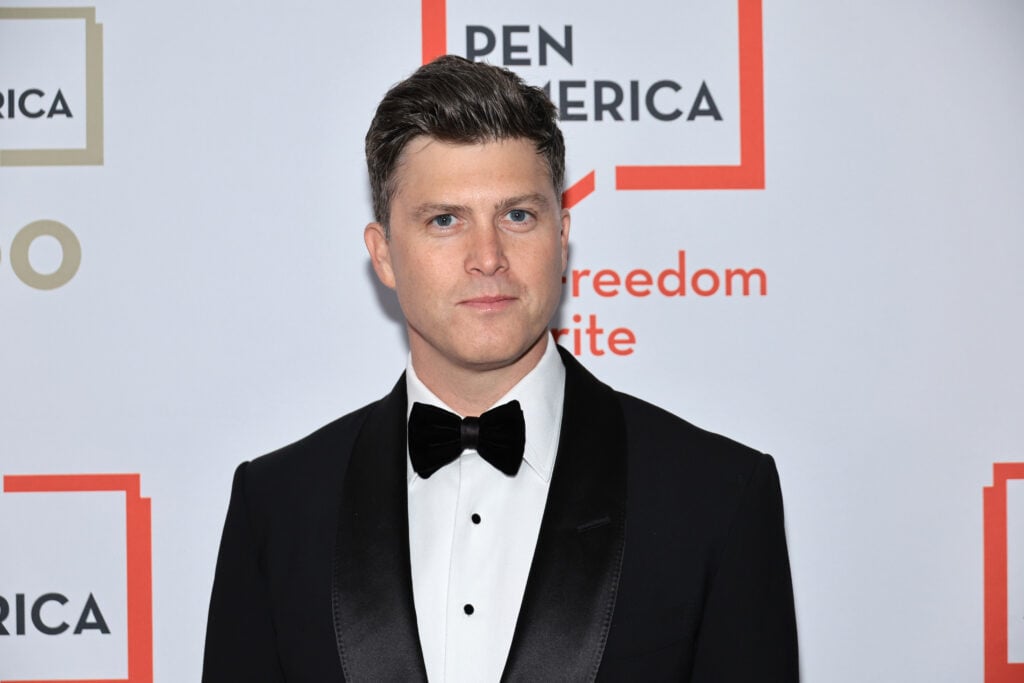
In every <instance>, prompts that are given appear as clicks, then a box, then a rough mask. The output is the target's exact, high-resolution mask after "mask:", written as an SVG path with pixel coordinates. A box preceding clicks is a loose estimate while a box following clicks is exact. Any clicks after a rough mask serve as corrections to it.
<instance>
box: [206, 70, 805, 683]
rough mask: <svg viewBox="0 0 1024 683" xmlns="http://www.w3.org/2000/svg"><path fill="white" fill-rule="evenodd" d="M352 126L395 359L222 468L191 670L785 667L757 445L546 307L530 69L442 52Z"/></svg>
mask: <svg viewBox="0 0 1024 683" xmlns="http://www.w3.org/2000/svg"><path fill="white" fill-rule="evenodd" d="M366 149H367V164H368V167H369V173H370V181H371V188H372V191H373V202H374V211H375V215H376V221H375V222H373V223H371V224H370V225H369V226H367V228H366V230H365V235H364V236H365V241H366V246H367V249H368V251H369V255H370V259H371V261H372V263H373V267H374V270H375V271H376V273H377V275H378V277H379V278H380V280H381V281H382V282H383V283H384V284H385V285H386V286H388V287H390V288H392V289H394V290H395V291H396V292H397V295H398V301H399V303H400V305H401V308H402V311H403V313H404V315H405V318H406V326H407V330H408V338H409V349H410V355H409V363H408V365H407V368H406V373H405V375H403V377H402V378H401V379H400V380H399V381H398V384H397V385H396V386H395V388H394V390H393V391H392V392H391V393H390V394H389V395H388V396H386V397H384V398H383V399H381V400H380V401H377V402H376V403H372V404H370V405H368V406H365V407H364V408H362V409H361V410H358V411H356V412H354V413H351V414H349V415H346V416H345V417H342V418H341V419H339V420H337V421H336V422H334V423H332V424H330V425H328V426H326V427H324V428H322V429H321V430H319V431H317V432H316V433H314V434H312V435H310V436H308V437H306V438H305V439H303V440H301V441H299V442H297V443H295V444H292V445H290V446H287V447H285V448H283V449H281V450H279V451H277V452H275V453H272V454H270V455H266V456H264V457H262V458H258V459H256V460H254V461H252V462H250V463H247V464H243V465H241V466H240V467H239V468H238V470H237V472H236V474H235V480H234V485H233V489H232V496H231V503H230V506H229V510H228V515H227V521H226V523H225V528H224V535H223V539H222V542H221V549H220V555H219V558H218V562H217V573H216V577H215V580H214V587H213V596H212V599H211V604H210V618H209V623H208V627H207V640H206V656H205V664H204V676H203V678H204V680H205V681H208V682H213V681H289V682H296V681H316V682H322V681H342V680H345V681H358V680H371V681H376V680H389V681H390V680H398V681H415V680H424V679H425V678H429V679H430V680H431V681H442V680H447V681H496V680H499V679H501V680H522V681H578V680H579V681H582V680H594V679H597V680H609V681H611V680H630V681H660V680H675V681H679V680H683V681H694V682H704V683H728V682H731V681H786V682H788V681H796V680H797V649H796V629H795V620H794V615H793V597H792V588H791V584H790V574H789V563H788V557H787V552H786V541H785V534H784V529H783V518H782V500H781V494H780V491H779V485H778V478H777V475H776V472H775V467H774V464H773V461H772V459H771V458H770V457H769V456H767V455H763V454H760V453H758V452H756V451H753V450H750V449H748V448H746V447H744V446H741V445H739V444H736V443H734V442H732V441H729V440H727V439H725V438H723V437H720V436H716V435H714V434H709V433H707V432H704V431H701V430H699V429H697V428H696V427H693V426H692V425H690V424H688V423H686V422H684V421H682V420H680V419H678V418H676V417H674V416H672V415H670V414H668V413H666V412H664V411H662V410H660V409H658V408H656V407H654V406H652V405H649V404H646V403H643V402H642V401H639V400H637V399H635V398H632V397H630V396H626V395H624V394H620V393H617V392H615V391H613V390H612V389H610V388H609V387H607V386H605V385H603V384H601V383H600V382H599V381H597V380H596V379H595V378H594V377H593V376H591V375H590V374H589V373H588V372H587V371H586V370H584V369H583V368H582V367H581V366H580V365H579V363H578V362H577V361H576V360H575V359H573V358H572V356H571V355H569V354H567V353H565V352H564V351H562V350H560V349H557V347H556V346H555V344H554V341H553V340H552V338H551V335H550V334H549V332H548V325H549V323H550V321H551V318H552V316H553V315H554V313H555V310H556V308H557V306H558V302H559V296H560V291H561V286H562V285H561V276H562V273H563V272H564V270H565V267H566V258H567V249H568V238H569V226H570V219H569V212H568V211H567V210H565V209H563V208H561V201H560V197H561V193H562V186H563V175H564V144H563V142H562V135H561V132H560V131H559V130H558V126H557V123H556V114H555V110H554V107H553V106H552V104H551V103H550V102H549V101H548V99H547V98H546V97H545V96H544V94H543V92H542V91H540V90H538V89H536V88H531V87H528V86H526V85H525V84H524V83H523V82H522V81H521V80H520V79H519V78H518V77H516V76H515V75H513V74H511V73H510V72H508V71H505V70H503V69H499V68H496V67H491V66H487V65H483V64H473V63H470V62H468V61H466V60H464V59H461V58H458V57H442V58H440V59H438V60H436V61H435V62H433V63H431V64H429V65H426V66H424V67H422V68H421V69H419V70H418V71H417V72H416V73H415V74H413V76H411V77H410V78H409V79H407V80H406V81H403V82H402V83H399V84H398V85H396V86H395V87H394V88H392V89H391V91H390V92H389V93H388V94H387V95H386V96H385V98H384V100H383V101H382V102H381V104H380V106H379V108H378V110H377V113H376V116H375V117H374V120H373V123H372V125H371V127H370V131H369V133H368V134H367V139H366ZM460 416H463V417H460ZM446 441H450V443H445V442H446Z"/></svg>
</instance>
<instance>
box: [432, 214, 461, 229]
mask: <svg viewBox="0 0 1024 683" xmlns="http://www.w3.org/2000/svg"><path fill="white" fill-rule="evenodd" d="M430 222H431V223H433V224H434V225H436V226H437V227H439V228H450V227H452V224H453V223H455V216H453V215H451V214H450V213H445V214H441V215H440V216H435V217H434V218H433V220H431V221H430Z"/></svg>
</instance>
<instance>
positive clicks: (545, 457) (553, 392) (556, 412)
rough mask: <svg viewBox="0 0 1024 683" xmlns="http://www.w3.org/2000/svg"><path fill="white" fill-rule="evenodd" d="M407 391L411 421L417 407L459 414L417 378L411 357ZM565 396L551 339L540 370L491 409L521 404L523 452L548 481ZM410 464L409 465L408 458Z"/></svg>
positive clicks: (410, 472) (410, 476)
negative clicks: (505, 404) (517, 402)
mask: <svg viewBox="0 0 1024 683" xmlns="http://www.w3.org/2000/svg"><path fill="white" fill-rule="evenodd" d="M405 388H406V392H407V395H408V403H407V404H406V412H405V416H406V419H407V420H408V418H409V414H410V413H411V412H412V404H413V403H426V404H428V405H432V406H437V407H438V408H444V409H445V410H447V411H449V412H452V413H456V411H454V410H452V409H451V407H449V406H448V405H446V404H445V402H444V401H442V400H441V399H439V398H438V397H437V396H436V395H435V394H434V392H432V391H431V390H430V389H428V388H427V386H426V385H425V384H424V383H423V382H422V381H421V380H420V378H419V377H418V376H417V375H416V370H415V369H413V367H412V354H409V358H408V360H407V361H406V367H405ZM564 395H565V366H564V365H562V359H561V357H559V355H558V349H556V348H555V340H554V339H552V338H550V337H549V338H548V339H547V347H546V348H545V349H544V355H543V356H541V359H540V361H539V362H538V363H537V365H536V367H534V368H533V370H530V372H528V373H527V374H526V376H525V377H523V378H522V379H521V380H519V382H518V384H516V385H515V386H514V387H512V388H511V389H509V390H508V392H507V393H506V394H505V395H504V396H502V397H501V398H499V399H498V400H497V401H495V402H494V405H493V406H490V407H491V408H493V407H494V406H499V405H502V404H504V403H508V402H509V401H519V405H520V407H521V408H522V409H523V420H524V421H525V422H526V448H525V449H524V451H523V460H525V461H526V464H527V465H529V466H530V468H531V469H532V470H533V471H534V472H535V473H536V474H537V476H539V477H540V478H541V479H543V480H544V481H549V480H550V479H551V471H552V470H553V469H554V464H555V454H556V453H557V451H558V437H559V435H560V433H561V430H562V402H563V401H562V399H563V396H564ZM456 414H458V413H456ZM460 417H463V416H461V415H460ZM406 460H407V462H408V457H407V458H406ZM407 468H408V480H409V482H410V483H411V482H412V480H413V477H415V476H416V473H415V472H414V471H413V469H412V463H411V462H408V465H407Z"/></svg>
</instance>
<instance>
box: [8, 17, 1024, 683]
mask: <svg viewBox="0 0 1024 683" xmlns="http://www.w3.org/2000/svg"><path fill="white" fill-rule="evenodd" d="M1022 36H1024V4H1021V3H1020V2H1017V1H1016V0H942V1H940V2H936V1H935V0H910V1H908V2H899V3H894V2H882V1H881V0H871V1H868V2H856V3H850V2H839V1H837V0H827V1H825V2H792V1H782V2H770V3H767V2H766V3H763V5H762V3H761V2H760V0H738V1H736V0H731V1H717V2H696V1H685V2H679V1H669V0H637V2H633V3H630V4H629V5H621V4H616V3H593V2H587V1H584V0H567V1H565V2H558V3H552V2H547V1H543V0H522V1H520V2H514V3H509V2H491V1H487V2H471V1H470V0H448V1H447V2H445V0H422V1H421V2H416V1H414V0H403V1H400V2H398V1H396V2H389V3H342V2H334V3H328V2H299V3H286V2H273V3H271V2H255V3H243V2H231V3H228V2H213V3H211V2H197V1H195V0H188V1H183V2H173V3H170V2H163V3H152V2H147V3H139V2H137V3H129V2H106V1H103V0H95V2H93V3H92V4H90V5H88V6H81V7H68V6H67V5H66V4H61V3H52V2H36V1H34V0H21V1H18V2H11V1H10V0H2V2H0V338H2V343H0V477H2V489H0V680H2V681H12V680H18V681H55V680H61V679H71V680H83V681H84V680H122V681H129V682H130V683H143V682H145V681H151V680H154V679H155V680H157V681H161V682H172V681H173V682H176V681H191V680H197V679H198V676H199V671H200V663H201V654H202V642H203V634H204V629H205V621H206V609H207V600H208V597H209V591H210V584H211V580H212V574H213V567H214V560H215V554H216V551H217V544H218V539H219V535H220V530H221V524H222V521H223V516H224V512H225V509H226V505H227V499H228V492H229V487H230V477H231V472H232V470H233V469H234V467H235V466H236V464H237V463H238V462H239V461H241V460H244V459H249V458H252V457H255V456H257V455H259V454H261V453H264V452H267V451H270V450H273V449H275V448H277V447H279V446H281V445H283V444H285V443H288V442H290V441H293V440H295V439H297V438H298V437H300V436H302V435H304V434H306V433H308V432H310V431H312V430H313V429H315V428H316V427H318V426H320V425H321V424H324V423H326V422H328V421H330V420H331V419H333V418H334V417H336V416H338V415H341V414H343V413H345V412H348V411H349V410H351V409H353V408H355V407H357V406H360V405H362V404H363V403H365V402H367V401H368V400H371V399H373V398H376V397H378V396H380V395H382V394H383V393H385V392H386V391H387V390H388V388H389V387H390V386H391V384H392V383H393V382H394V380H395V379H396V377H397V376H398V374H399V372H400V371H401V369H402V367H403V364H404V362H405V353H406V352H405V340H404V332H403V326H402V323H401V319H400V316H399V314H398V313H397V306H396V303H395V301H394V299H393V298H392V296H391V294H390V292H388V291H386V290H382V289H381V288H380V287H379V286H378V285H377V284H376V283H375V280H374V277H373V274H372V271H371V269H370V266H369V263H368V259H367V256H366V254H365V251H364V248H363V245H362V237H361V235H362V228H363V226H364V225H365V223H366V222H367V221H368V220H370V206H369V192H368V185H367V182H366V180H365V178H364V175H365V171H364V166H363V156H362V139H363V135H364V133H365V130H366V127H367V125H368V123H369V120H370V117H371V114H372V111H373V109H374V107H375V106H376V103H377V101H378V100H379V98H380V97H381V95H382V94H383V93H384V92H385V90H386V89H387V88H388V87H389V86H390V85H391V84H393V83H394V82H396V81H398V80H400V79H401V78H403V77H405V76H406V75H407V74H408V73H410V72H411V71H412V70H413V69H414V68H415V67H416V66H417V65H419V64H420V63H421V62H422V61H423V60H424V59H425V58H427V57H432V56H434V55H436V54H439V53H441V52H444V51H448V52H454V53H457V54H462V55H466V56H470V57H472V58H475V59H486V60H488V61H490V62H492V63H496V64H505V65H509V66H510V67H511V68H514V69H516V70H517V71H519V72H520V73H522V74H523V75H524V77H526V78H527V79H528V80H529V81H531V82H533V83H535V84H537V85H542V86H545V87H547V88H548V89H549V92H550V94H551V96H552V98H553V99H554V100H555V102H556V103H557V104H558V106H559V110H560V114H561V117H562V119H563V122H564V124H563V127H564V130H565V133H566V136H567V139H568V144H569V170H568V176H569V177H568V181H569V183H570V184H571V188H570V189H569V191H568V193H567V197H566V201H567V203H568V204H571V205H572V211H573V240H572V247H571V249H572V252H571V261H570V272H569V273H568V274H567V278H566V285H565V296H564V305H563V307H562V309H561V311H560V313H559V316H558V318H557V320H556V328H557V330H558V332H557V334H558V335H559V341H560V342H561V343H562V344H564V345H565V346H566V347H567V348H569V349H570V350H572V351H573V352H574V353H575V354H577V355H578V356H579V357H580V358H581V360H582V361H583V362H584V363H585V364H586V365H587V366H588V367H590V368H591V369H592V370H593V371H594V372H595V373H596V374H598V376H600V377H601V378H603V379H604V380H605V381H607V382H609V383H610V384H612V385H614V386H616V387H618V388H620V389H623V390H625V391H628V392H630V393H633V394H636V395H639V396H641V397H643V398H646V399H648V400H650V401H653V402H655V403H658V404H661V405H663V406H665V407H667V408H669V409H671V410H672V411H674V412H676V413H678V414H679V415H681V416H683V417H685V418H686V419H688V420H690V421H692V422H695V423H697V424H699V425H701V426H703V427H706V428H708V429H711V430H714V431H719V432H722V433H725V434H727V435H730V436H732V437H733V438H736V439H738V440H741V441H744V442H747V443H749V444H751V445H753V446H756V447H757V448H759V449H762V450H766V451H769V452H771V453H772V454H774V455H775V457H776V459H777V462H778V465H779V469H780V472H781V476H782V483H783V491H784V495H785V500H786V512H787V530H788V536H789V542H790V547H791V555H792V563H793V575H794V581H795V588H796V600H797V609H798V619H799V628H800V635H801V660H802V670H803V674H804V678H805V679H806V680H807V681H811V682H812V683H817V682H823V683H862V682H863V681H895V682H900V683H902V682H905V681H929V682H937V681H949V682H950V683H953V682H956V683H962V682H964V681H986V682H987V683H1009V682H1010V681H1018V682H1019V681H1024V356H1022V349H1024V321H1022V313H1024V304H1022V302H1024V276H1022V274H1021V268H1022V254H1024V229H1022V228H1024V226H1022V219H1024V134H1022V132H1021V123H1020V118H1021V112H1022V111H1024V89H1022V88H1021V87H1020V86H1021V75H1022V73H1024V40H1022Z"/></svg>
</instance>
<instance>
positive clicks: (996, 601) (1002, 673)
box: [983, 462, 1024, 683]
mask: <svg viewBox="0 0 1024 683" xmlns="http://www.w3.org/2000/svg"><path fill="white" fill-rule="evenodd" d="M1012 479H1024V462H1016V463H996V464H995V465H993V466H992V486H986V487H985V489H984V493H983V495H984V507H985V512H984V515H985V683H1019V682H1020V681H1024V663H1022V662H1011V661H1009V658H1010V654H1009V652H1010V650H1009V604H1008V603H1009V601H1008V593H1009V589H1008V584H1009V575H1008V565H1009V557H1008V553H1007V526H1008V519H1007V517H1008V510H1007V503H1006V498H1007V495H1006V488H1007V486H1006V485H1007V482H1008V481H1010V480H1012Z"/></svg>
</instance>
